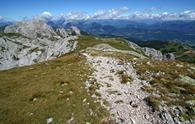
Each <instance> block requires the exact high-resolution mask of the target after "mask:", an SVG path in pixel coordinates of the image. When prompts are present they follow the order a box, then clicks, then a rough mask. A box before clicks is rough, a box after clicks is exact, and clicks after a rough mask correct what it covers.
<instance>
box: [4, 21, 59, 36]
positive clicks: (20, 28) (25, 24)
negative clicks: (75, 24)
mask: <svg viewBox="0 0 195 124" xmlns="http://www.w3.org/2000/svg"><path fill="white" fill-rule="evenodd" d="M4 32H5V33H13V32H14V33H19V34H22V35H23V36H26V37H28V38H37V37H41V36H42V37H48V38H51V37H53V36H57V34H56V32H55V31H54V30H53V29H52V28H51V27H50V26H49V25H47V24H46V23H45V22H43V21H41V20H35V19H33V20H28V21H21V22H17V23H16V24H13V25H10V26H7V27H6V28H5V30H4Z"/></svg>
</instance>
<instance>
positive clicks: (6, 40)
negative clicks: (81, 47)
mask: <svg viewBox="0 0 195 124" xmlns="http://www.w3.org/2000/svg"><path fill="white" fill-rule="evenodd" d="M78 35H80V31H79V29H78V28H76V27H71V29H68V30H65V29H63V28H59V29H56V30H54V29H53V28H52V27H50V26H49V25H47V24H46V23H45V22H43V21H40V20H29V21H22V22H17V23H16V24H13V25H10V26H7V27H6V28H5V30H4V33H1V35H0V70H3V69H9V68H13V67H17V66H24V65H31V64H34V63H38V62H42V61H45V60H49V59H52V58H54V57H58V56H61V55H63V54H65V53H68V52H71V51H73V50H74V49H75V48H76V45H77V41H76V39H77V36H78Z"/></svg>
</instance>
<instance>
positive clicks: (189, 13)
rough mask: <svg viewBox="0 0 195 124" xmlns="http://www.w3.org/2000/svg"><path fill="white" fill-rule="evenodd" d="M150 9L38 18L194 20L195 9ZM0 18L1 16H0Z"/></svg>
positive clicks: (120, 9) (65, 14)
mask: <svg viewBox="0 0 195 124" xmlns="http://www.w3.org/2000/svg"><path fill="white" fill-rule="evenodd" d="M150 10H151V11H146V10H144V11H135V12H134V13H133V14H129V8H127V7H120V8H116V9H110V10H99V11H96V12H94V13H91V14H89V13H86V12H69V13H63V14H61V15H58V16H53V15H52V14H51V13H50V12H47V11H45V12H43V13H41V14H40V15H39V16H37V17H38V18H40V19H50V20H51V19H61V18H63V19H66V20H87V19H130V20H131V19H132V20H134V19H136V20H138V19H156V20H195V10H186V11H183V12H180V13H174V12H166V11H165V12H159V11H158V10H160V7H152V8H150ZM0 19H1V18H0Z"/></svg>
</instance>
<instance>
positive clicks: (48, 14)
mask: <svg viewBox="0 0 195 124" xmlns="http://www.w3.org/2000/svg"><path fill="white" fill-rule="evenodd" d="M41 16H42V17H51V16H52V14H51V13H50V12H47V11H45V12H43V13H41Z"/></svg>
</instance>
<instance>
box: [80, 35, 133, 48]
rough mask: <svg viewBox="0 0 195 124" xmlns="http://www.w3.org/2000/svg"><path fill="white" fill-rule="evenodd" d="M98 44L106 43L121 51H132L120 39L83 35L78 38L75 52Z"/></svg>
mask: <svg viewBox="0 0 195 124" xmlns="http://www.w3.org/2000/svg"><path fill="white" fill-rule="evenodd" d="M100 43H107V44H109V45H110V46H112V47H114V48H117V49H121V50H133V49H132V48H131V47H129V46H128V44H127V42H126V41H125V40H124V39H121V38H101V37H94V36H89V35H84V36H81V37H80V38H79V44H78V49H77V51H79V50H82V49H85V48H87V47H92V46H94V45H97V44H100Z"/></svg>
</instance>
